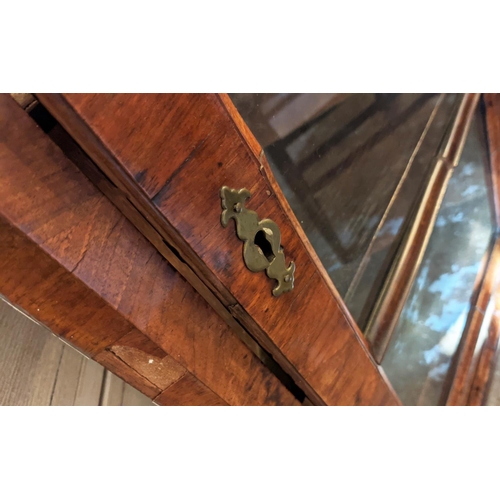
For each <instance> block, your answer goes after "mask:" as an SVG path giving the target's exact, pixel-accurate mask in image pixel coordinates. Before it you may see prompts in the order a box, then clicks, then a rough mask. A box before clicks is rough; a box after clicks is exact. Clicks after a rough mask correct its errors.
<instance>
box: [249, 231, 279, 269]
mask: <svg viewBox="0 0 500 500" xmlns="http://www.w3.org/2000/svg"><path fill="white" fill-rule="evenodd" d="M253 242H254V243H255V244H256V245H257V246H258V247H259V248H260V249H261V250H262V253H263V254H264V256H265V257H266V259H267V260H268V261H269V262H272V261H273V260H274V253H273V247H272V246H271V243H269V241H267V238H266V233H265V232H264V231H262V230H261V231H258V232H257V234H256V235H255V238H254V240H253Z"/></svg>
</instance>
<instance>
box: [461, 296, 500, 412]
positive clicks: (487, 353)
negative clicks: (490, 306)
mask: <svg viewBox="0 0 500 500" xmlns="http://www.w3.org/2000/svg"><path fill="white" fill-rule="evenodd" d="M496 301H497V304H496V307H495V313H494V314H493V317H492V318H491V321H490V323H489V325H488V335H487V337H486V339H485V340H484V342H483V344H482V345H481V346H480V353H479V355H478V358H479V359H478V361H477V367H476V371H475V373H474V378H473V380H472V384H471V388H470V393H469V397H468V400H467V405H468V406H482V405H484V404H486V400H487V397H488V393H489V391H490V387H491V383H492V376H493V373H494V371H495V364H496V362H497V359H496V358H497V351H498V340H499V337H500V309H499V306H500V303H498V302H499V301H498V294H497V300H496Z"/></svg>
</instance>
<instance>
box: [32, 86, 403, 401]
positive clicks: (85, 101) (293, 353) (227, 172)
mask: <svg viewBox="0 0 500 500" xmlns="http://www.w3.org/2000/svg"><path fill="white" fill-rule="evenodd" d="M38 97H39V98H40V100H41V101H42V103H44V104H45V105H46V106H47V108H48V109H49V110H50V111H51V112H52V113H53V114H54V116H55V117H56V119H57V120H58V121H60V123H61V124H62V125H63V126H64V127H65V128H66V129H67V131H68V132H69V133H70V134H71V135H72V136H73V137H74V138H75V140H76V141H77V142H78V143H79V144H80V146H81V147H82V148H83V149H84V150H85V151H86V152H87V154H88V155H89V156H90V157H91V158H92V159H93V160H94V161H95V162H96V164H97V165H98V166H99V167H100V168H101V169H102V170H103V172H104V173H105V174H106V175H107V176H108V178H109V179H110V180H111V181H112V183H113V184H115V186H117V187H118V189H119V190H120V191H121V192H122V193H124V194H125V195H126V196H127V197H128V198H129V200H130V201H132V203H133V204H134V205H135V206H136V208H137V209H138V210H139V211H140V212H141V214H142V215H144V217H146V218H147V220H148V221H149V223H150V224H151V225H152V226H153V227H154V228H155V230H157V231H158V233H159V234H160V235H161V236H162V238H164V239H165V241H166V243H167V244H168V245H169V247H171V248H172V252H173V253H174V254H175V253H176V252H177V254H178V255H180V257H181V263H182V260H183V261H184V262H186V263H188V264H189V267H190V269H191V270H192V271H194V273H195V275H196V276H197V277H198V279H201V280H202V281H203V283H204V284H205V285H206V286H207V287H209V289H210V290H211V292H212V293H213V295H214V297H215V298H216V299H217V300H218V301H219V302H220V306H218V305H217V304H215V302H214V305H215V308H216V309H217V310H218V312H219V314H223V311H224V310H225V311H227V310H228V309H229V310H230V311H231V313H232V314H233V315H234V316H235V317H236V318H237V319H238V320H239V321H240V322H241V324H243V325H244V326H245V327H246V329H247V330H248V331H249V332H250V333H251V334H252V335H253V336H254V338H255V339H256V340H257V341H258V343H259V344H260V345H261V346H262V347H263V348H264V349H265V350H267V351H268V352H269V353H270V354H271V355H272V356H273V357H274V358H275V360H276V361H277V362H278V363H279V364H280V365H281V367H282V368H283V369H284V370H285V371H286V372H287V373H289V374H290V375H291V376H292V377H293V378H294V380H295V382H296V383H297V385H298V386H299V387H301V389H303V390H304V392H305V393H306V395H307V396H308V398H309V399H310V400H311V401H313V402H314V403H315V404H330V405H333V404H375V405H376V404H398V403H399V402H398V399H397V397H396V396H395V395H394V393H393V391H392V389H391V387H390V385H389V384H388V383H387V381H386V380H385V378H384V376H383V374H382V373H381V371H380V369H379V368H378V367H377V365H376V364H375V363H374V361H373V359H371V357H370V354H369V353H368V350H367V348H366V345H365V342H364V340H363V339H362V337H361V334H360V332H359V331H358V330H357V329H356V327H355V326H354V324H353V323H352V321H351V319H350V316H349V314H348V312H347V311H346V309H345V307H344V305H343V304H342V303H341V301H340V300H339V297H338V295H336V294H335V293H334V291H333V290H332V287H331V284H330V282H329V280H327V279H325V276H324V275H323V274H322V272H321V271H320V270H318V267H317V265H316V263H315V261H314V259H313V258H312V257H311V251H310V248H308V247H307V246H306V245H305V244H304V242H303V240H302V238H301V236H300V234H299V233H298V232H297V227H296V221H295V220H294V219H292V218H291V217H290V211H289V207H287V206H286V204H285V203H284V200H283V198H282V197H281V196H280V195H277V192H278V191H277V189H276V187H275V186H273V184H271V183H270V182H269V180H268V179H269V178H270V177H271V173H270V172H266V171H265V169H266V167H265V165H264V164H262V163H261V161H260V158H259V156H258V155H257V154H256V152H257V151H256V145H255V141H246V140H245V137H246V136H247V135H248V131H246V130H245V129H244V128H241V127H242V123H241V120H240V119H239V118H238V116H237V115H235V112H234V109H230V108H229V107H226V105H225V104H224V103H225V102H226V103H227V99H226V98H225V97H224V96H222V98H220V97H219V96H217V95H210V94H208V95H204V94H197V95H180V94H175V95H153V94H147V95H130V94H127V95H106V94H100V95H99V94H78V95H53V94H52V95H42V94H41V95H39V96H38ZM228 108H229V109H228ZM263 174H264V175H263ZM223 185H228V186H230V187H233V188H238V189H239V188H243V187H245V188H247V189H249V190H250V191H251V193H252V197H251V199H250V200H249V202H248V207H249V208H250V209H252V210H256V211H257V213H258V214H259V215H260V216H261V217H267V218H270V219H272V220H274V221H275V222H276V223H277V224H278V226H279V227H280V230H281V233H282V245H283V247H284V249H285V255H287V258H289V259H290V260H293V261H294V262H295V263H296V265H297V271H296V282H295V283H296V286H295V289H294V290H293V291H292V292H291V293H287V294H284V295H282V296H281V297H279V298H278V299H277V298H274V297H272V295H271V293H270V283H269V280H268V278H267V277H266V276H265V275H264V274H263V273H256V274H254V273H251V272H250V271H248V270H247V269H246V267H245V266H244V263H243V260H242V258H241V242H240V241H239V240H238V239H237V238H236V236H235V234H234V230H232V229H226V230H225V229H223V228H222V227H221V225H220V212H221V206H220V198H219V191H220V188H221V187H222V186H223ZM143 232H146V229H144V231H143ZM172 263H173V265H176V264H175V263H174V262H172ZM178 270H179V272H180V273H182V274H183V275H184V276H186V279H188V280H189V279H190V277H189V270H187V269H183V268H182V266H180V265H179V266H178ZM190 282H191V283H192V284H193V286H195V283H194V280H192V281H190Z"/></svg>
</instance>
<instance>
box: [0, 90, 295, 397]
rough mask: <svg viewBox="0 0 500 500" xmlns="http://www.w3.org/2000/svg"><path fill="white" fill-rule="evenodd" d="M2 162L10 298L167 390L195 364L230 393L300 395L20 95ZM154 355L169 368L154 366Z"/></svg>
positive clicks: (2, 243)
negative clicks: (27, 109) (72, 157)
mask: <svg viewBox="0 0 500 500" xmlns="http://www.w3.org/2000/svg"><path fill="white" fill-rule="evenodd" d="M0 171H1V174H2V179H3V180H2V183H1V185H0V234H1V235H2V238H0V257H1V258H0V275H1V276H2V280H1V282H0V285H1V286H0V292H1V293H3V294H4V295H6V296H7V297H8V298H9V300H11V301H12V302H13V303H17V304H19V305H20V306H21V307H22V308H24V309H25V310H27V311H28V312H29V313H30V314H31V315H33V316H34V317H36V318H37V319H39V320H40V321H41V322H43V323H45V324H47V325H48V326H49V327H50V328H51V329H52V330H53V331H54V332H55V333H57V334H59V335H61V336H63V337H64V338H66V339H67V340H68V341H69V342H71V343H73V344H75V345H76V346H78V347H80V348H81V349H82V350H84V351H86V352H88V353H90V354H91V355H92V356H94V357H96V359H98V360H99V361H100V362H102V363H103V364H106V363H108V366H110V367H111V365H112V364H113V367H115V369H117V370H118V368H117V367H118V365H120V366H121V369H125V370H127V371H128V376H129V377H131V378H130V379H129V381H130V382H131V383H132V384H134V383H136V384H137V383H138V382H137V381H141V380H142V379H145V380H147V381H148V383H150V384H152V386H153V387H150V389H154V388H156V389H154V391H156V390H157V393H158V394H159V393H160V392H161V391H162V390H163V389H164V388H165V385H166V384H167V383H170V382H172V381H173V380H174V379H175V376H173V374H175V373H180V372H181V371H183V370H186V373H191V374H192V376H194V377H195V378H196V379H198V380H199V381H200V383H202V384H203V385H205V386H207V387H209V388H210V390H212V391H213V392H214V393H215V394H217V396H218V397H219V398H221V399H222V400H224V401H225V402H227V403H228V404H290V405H296V404H298V402H297V400H296V399H295V398H294V397H293V396H292V395H291V394H290V393H289V392H288V391H287V390H286V389H285V388H284V387H283V386H282V385H281V384H280V383H279V381H278V380H277V379H276V378H275V377H274V376H273V375H272V374H271V373H270V372H269V370H267V368H265V367H264V366H263V365H262V364H261V362H260V361H259V360H258V359H257V358H256V356H255V355H253V354H252V353H251V352H250V351H249V350H248V348H247V347H246V346H245V345H244V344H243V343H242V342H241V341H240V340H239V339H238V338H237V337H236V336H235V335H234V334H233V333H232V332H231V331H230V329H229V327H228V326H227V325H226V324H225V323H224V322H223V321H222V320H221V318H220V317H219V316H218V315H217V314H216V313H215V312H214V311H213V310H212V309H211V308H210V306H209V305H208V304H207V303H206V302H205V300H204V299H203V298H202V297H201V296H200V295H198V294H197V293H196V291H195V290H194V289H193V288H192V287H191V286H190V285H189V284H188V283H187V282H186V281H185V280H184V279H183V278H182V277H181V276H180V275H179V274H178V273H177V272H176V271H175V270H174V269H173V268H172V267H171V266H170V265H169V264H168V263H167V262H166V261H165V259H164V258H163V257H162V256H161V255H160V254H159V253H158V251H157V250H156V249H155V248H154V247H153V246H152V245H151V244H150V243H149V242H148V241H147V240H146V239H145V238H144V237H143V236H142V235H141V234H140V233H139V232H138V231H137V230H136V229H135V228H134V227H133V226H132V224H131V223H130V222H129V221H128V220H127V219H126V218H125V217H124V216H123V215H122V214H121V213H120V212H118V210H116V208H115V207H114V206H113V205H112V204H111V203H110V202H109V200H107V199H106V198H105V197H104V196H103V195H102V193H100V192H99V191H98V190H97V189H96V188H95V187H94V186H93V185H92V183H90V182H89V180H88V179H87V178H86V177H85V176H84V175H83V174H82V173H81V172H80V171H79V170H78V169H77V168H76V167H75V166H74V165H73V163H71V162H70V161H69V160H68V159H67V158H66V157H65V156H64V155H63V154H62V152H61V150H60V149H59V148H58V147H57V146H56V145H55V144H54V143H53V142H52V141H50V140H49V139H48V137H47V136H45V135H44V134H43V132H42V131H41V130H40V129H39V128H38V127H37V126H36V125H35V123H34V122H33V121H32V120H31V119H30V118H29V116H27V115H26V114H25V113H24V112H23V111H22V110H21V109H20V108H18V107H17V105H16V104H15V103H14V101H12V99H11V98H10V97H8V96H0ZM137 336H140V337H144V336H145V337H147V338H148V339H149V341H146V340H144V339H142V340H141V341H140V342H139V341H137ZM134 339H135V340H134ZM152 344H154V347H153V346H152ZM124 348H126V350H127V349H128V350H127V351H126V352H125V351H124ZM130 349H132V351H131V350H130ZM137 351H142V353H141V352H139V353H138V352H137ZM144 354H145V355H150V356H155V358H157V360H158V362H159V363H160V362H161V363H163V364H164V366H163V367H162V370H160V371H161V373H152V372H151V371H148V369H149V370H150V367H148V369H146V368H145V366H144V359H145V357H144ZM167 356H168V358H167ZM148 359H153V361H154V358H148ZM174 360H175V361H174ZM132 361H133V363H134V364H133V365H132V366H131V365H129V364H128V363H131V362H132ZM153 364H154V362H153ZM120 375H121V376H122V377H124V374H123V372H120ZM168 376H170V377H171V380H170V381H169V382H167V381H166V377H167V378H168ZM146 377H148V378H146ZM132 378H133V380H132ZM150 379H152V380H150ZM158 380H160V382H159V381H158ZM154 382H156V383H158V384H159V386H157V385H156V384H155V383H154ZM141 389H142V390H145V387H144V386H143V387H141ZM149 394H150V395H151V397H153V396H154V394H153V391H152V392H150V393H149ZM193 401H194V400H193Z"/></svg>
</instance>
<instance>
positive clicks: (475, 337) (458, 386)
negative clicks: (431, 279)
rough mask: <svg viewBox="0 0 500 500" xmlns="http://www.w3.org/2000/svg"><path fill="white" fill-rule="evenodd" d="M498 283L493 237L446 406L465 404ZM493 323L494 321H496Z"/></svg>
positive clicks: (499, 252)
mask: <svg viewBox="0 0 500 500" xmlns="http://www.w3.org/2000/svg"><path fill="white" fill-rule="evenodd" d="M480 277H481V276H480ZM499 285H500V240H498V239H497V240H496V242H495V244H494V246H493V248H492V250H491V252H490V255H489V259H488V262H487V265H486V269H485V271H484V277H482V279H481V280H480V281H479V283H478V286H477V287H476V291H475V293H474V299H473V303H472V305H471V310H470V311H469V315H468V318H467V323H466V325H465V328H464V334H463V336H462V339H461V342H460V345H459V347H458V350H457V355H456V359H455V360H454V362H453V366H452V369H451V370H450V374H449V379H450V390H449V393H448V397H447V399H446V404H447V405H450V406H457V405H465V404H467V400H468V398H469V394H470V392H471V387H472V386H473V383H474V377H475V371H476V367H477V364H478V360H479V349H480V345H479V343H480V335H481V331H482V329H484V328H486V329H488V328H489V323H490V321H491V315H488V314H487V311H488V304H489V303H490V301H491V300H492V299H493V298H494V296H495V293H496V291H497V289H498V287H499ZM493 324H496V322H495V323H493ZM483 371H484V369H483ZM477 387H478V381H477V380H476V392H477V391H478V389H477Z"/></svg>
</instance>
